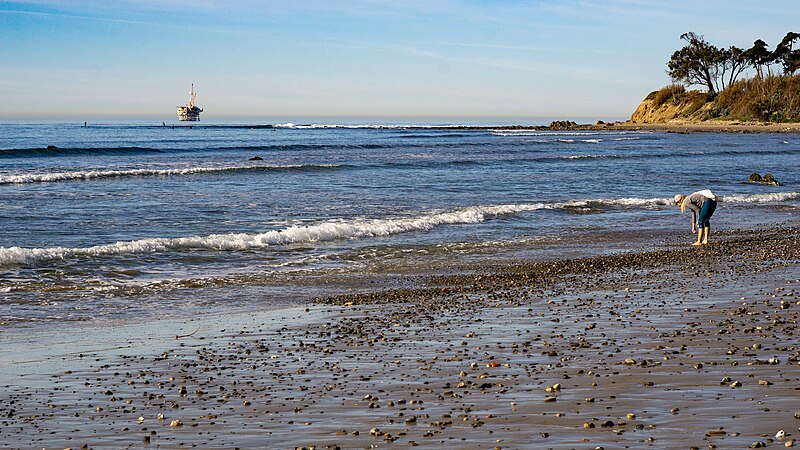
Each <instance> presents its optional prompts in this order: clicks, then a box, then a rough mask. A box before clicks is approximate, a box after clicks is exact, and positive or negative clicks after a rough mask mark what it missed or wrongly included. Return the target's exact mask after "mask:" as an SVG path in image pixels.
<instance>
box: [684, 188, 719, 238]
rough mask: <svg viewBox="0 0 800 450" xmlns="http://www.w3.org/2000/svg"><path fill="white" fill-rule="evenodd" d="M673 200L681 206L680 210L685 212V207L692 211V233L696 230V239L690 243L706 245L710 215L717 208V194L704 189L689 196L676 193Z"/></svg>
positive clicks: (709, 230)
mask: <svg viewBox="0 0 800 450" xmlns="http://www.w3.org/2000/svg"><path fill="white" fill-rule="evenodd" d="M674 202H675V204H676V205H679V206H680V207H681V212H686V208H689V209H690V210H691V211H692V233H694V232H695V231H696V232H697V241H695V242H694V243H693V244H692V245H708V236H709V235H710V234H711V215H712V214H714V210H716V209H717V196H716V195H714V193H713V192H711V191H710V190H708V189H704V190H702V191H697V192H695V193H693V194H691V195H689V196H685V195H681V194H678V195H676V196H675V198H674Z"/></svg>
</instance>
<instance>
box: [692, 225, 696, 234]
mask: <svg viewBox="0 0 800 450" xmlns="http://www.w3.org/2000/svg"><path fill="white" fill-rule="evenodd" d="M692 233H697V227H696V226H694V225H692Z"/></svg>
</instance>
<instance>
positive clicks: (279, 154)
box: [0, 122, 800, 329]
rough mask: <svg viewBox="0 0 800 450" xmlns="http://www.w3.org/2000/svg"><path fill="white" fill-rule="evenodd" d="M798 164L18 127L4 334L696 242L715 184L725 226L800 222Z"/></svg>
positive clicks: (757, 157)
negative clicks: (693, 214)
mask: <svg viewBox="0 0 800 450" xmlns="http://www.w3.org/2000/svg"><path fill="white" fill-rule="evenodd" d="M48 146H52V147H49V148H48ZM799 166H800V136H798V135H794V134H733V133H693V134H675V133H661V132H645V131H547V130H533V129H504V128H502V127H498V128H488V127H486V128H465V127H459V126H456V125H452V126H448V125H437V126H431V125H392V124H384V125H380V124H367V125H358V124H354V125H333V124H331V125H325V124H307V125H298V124H265V125H254V124H210V123H205V122H201V123H196V124H193V125H192V126H190V125H188V124H180V126H178V125H176V126H175V127H172V126H170V125H168V126H161V125H160V124H156V125H153V124H149V123H144V122H130V123H128V122H124V123H123V122H106V123H98V124H90V125H89V126H88V127H83V123H80V124H77V123H56V122H40V123H11V122H3V123H0V230H2V232H0V329H3V328H5V329H11V328H36V327H48V326H63V325H64V324H67V323H74V322H89V323H106V322H109V323H113V322H114V321H124V322H130V321H136V320H150V319H153V318H159V317H182V316H190V315H197V314H206V313H225V312H226V311H241V310H262V309H280V308H286V307H290V306H297V305H303V304H306V303H308V302H309V301H310V300H312V299H313V298H315V297H319V296H325V295H330V294H336V293H342V292H350V291H353V290H364V289H383V288H391V287H398V286H402V285H403V283H406V282H407V283H415V282H417V281H415V280H419V279H420V278H419V276H424V275H429V274H433V273H447V272H451V271H468V270H470V268H471V267H474V266H476V265H479V264H495V263H498V262H502V263H509V262H512V263H513V262H524V261H539V260H546V259H553V258H564V257H582V256H591V255H595V254H608V253H615V252H625V251H634V250H642V249H652V248H659V247H668V246H677V245H688V244H689V243H690V242H692V239H693V236H691V234H690V233H689V231H690V214H689V213H684V214H681V213H680V210H679V209H678V208H677V207H675V206H673V205H672V204H671V202H670V200H671V198H672V197H673V196H674V195H675V194H676V193H683V194H689V193H691V192H694V191H697V190H700V189H705V188H709V189H711V190H712V191H714V192H715V193H716V194H717V195H719V196H721V197H722V201H721V202H720V204H719V207H718V209H717V212H716V213H715V215H714V218H713V220H712V233H713V232H715V231H718V230H722V231H724V230H726V229H727V230H730V229H734V228H737V229H740V228H749V229H753V230H754V231H753V232H754V234H757V232H758V229H759V228H762V227H775V226H780V225H781V224H796V220H797V212H798V208H800V171H798V170H797V167H799ZM752 172H759V173H761V174H762V175H763V174H764V173H765V172H770V173H772V174H773V175H774V176H775V178H776V179H778V180H779V181H780V182H782V184H783V185H782V186H768V185H761V184H753V183H748V182H747V178H748V176H749V175H750V173H752ZM713 239H714V236H713V234H712V241H713ZM756 242H757V241H756Z"/></svg>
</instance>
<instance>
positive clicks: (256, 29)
mask: <svg viewBox="0 0 800 450" xmlns="http://www.w3.org/2000/svg"><path fill="white" fill-rule="evenodd" d="M799 24H800V3H798V2H797V0H778V1H763V2H753V1H752V0H750V1H738V0H726V1H702V0H677V1H669V2H664V1H661V0H652V1H651V0H602V1H557V0H550V1H536V0H529V1H522V0H504V1H501V0H483V1H481V0H438V1H437V0H428V1H422V0H407V1H404V0H347V1H338V0H318V1H317V0H282V1H272V0H263V1H257V0H236V1H227V0H49V1H44V0H23V1H12V2H2V1H0V120H51V119H77V120H103V119H146V120H157V121H162V120H164V121H174V120H175V119H176V117H177V116H176V114H175V107H176V106H178V105H185V104H186V102H187V101H188V92H189V88H190V85H191V84H192V83H194V86H195V90H196V91H197V93H198V94H197V104H198V105H199V106H201V107H203V108H204V109H205V112H204V113H203V115H202V119H203V120H204V121H205V120H211V121H214V120H216V121H226V120H234V119H260V118H265V119H267V118H269V119H275V120H278V121H300V120H302V119H305V118H326V117H327V118H331V119H335V120H338V121H340V122H341V121H347V120H348V119H356V118H359V119H365V118H367V119H369V118H371V119H374V120H378V121H379V120H380V119H382V118H392V119H395V120H398V119H405V120H412V121H413V120H414V119H415V118H419V119H423V118H427V119H446V118H459V119H460V120H461V121H464V122H469V121H479V120H491V119H494V120H500V121H507V122H510V123H533V122H536V123H541V122H543V121H547V120H551V119H552V120H556V119H558V120H576V121H577V120H579V119H582V120H584V121H585V120H592V121H594V120H607V121H608V120H624V119H627V118H629V117H630V115H631V113H632V112H633V111H634V109H635V108H636V106H637V105H638V104H639V102H640V101H641V100H642V99H643V98H644V97H645V96H647V94H648V93H649V92H651V91H654V90H657V89H659V88H661V87H663V86H665V85H667V84H669V83H670V79H669V77H668V76H667V74H666V62H667V61H668V60H669V57H670V55H671V54H672V52H673V51H675V50H677V49H679V48H680V47H682V46H683V41H681V40H680V39H679V36H680V35H681V34H682V33H685V32H687V31H694V32H696V33H698V34H701V35H703V36H705V38H706V40H708V41H709V42H711V43H712V44H714V45H717V46H720V47H727V46H729V45H736V46H739V47H743V48H748V47H750V46H751V45H752V43H753V41H754V40H756V39H763V40H764V41H766V42H767V44H769V45H770V48H774V45H775V44H776V43H777V42H779V41H780V40H781V39H782V38H783V36H784V35H785V34H786V32H788V31H798V32H800V29H798V28H800V25H799Z"/></svg>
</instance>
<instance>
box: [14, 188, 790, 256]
mask: <svg viewBox="0 0 800 450" xmlns="http://www.w3.org/2000/svg"><path fill="white" fill-rule="evenodd" d="M797 198H800V192H781V193H771V194H731V195H726V196H725V197H724V201H725V202H726V203H749V202H781V201H786V200H792V199H797ZM666 205H672V198H671V197H670V198H660V197H654V198H636V197H623V198H597V199H584V200H570V201H564V202H553V203H522V204H506V205H486V206H473V207H468V208H463V209H458V210H454V211H445V212H435V213H430V214H424V215H421V216H418V217H408V218H393V219H373V220H367V219H356V220H340V221H328V222H321V223H317V224H312V225H293V226H290V227H287V228H283V229H280V230H271V231H267V232H264V233H229V234H211V235H207V236H189V237H177V238H146V239H140V240H136V241H121V242H115V243H113V244H104V245H95V246H92V247H73V248H69V247H51V248H22V247H0V267H2V266H8V265H16V264H26V265H30V264H36V263H39V262H42V261H48V260H59V259H61V260H63V259H70V258H81V257H90V258H91V257H98V256H113V255H131V254H149V253H162V252H169V251H175V250H181V249H207V250H217V251H225V250H234V251H236V250H238V251H242V250H248V249H258V248H266V247H270V246H276V245H286V244H298V243H300V244H302V243H314V242H326V241H334V240H339V239H368V238H372V237H385V236H391V235H395V234H400V233H409V232H415V231H426V230H431V229H434V228H436V227H439V226H443V225H457V224H476V223H481V222H484V221H486V220H487V219H491V218H493V217H498V216H505V215H512V214H518V213H522V212H530V211H539V210H559V209H560V210H564V209H575V208H578V209H590V208H603V207H623V208H653V207H657V206H666Z"/></svg>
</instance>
